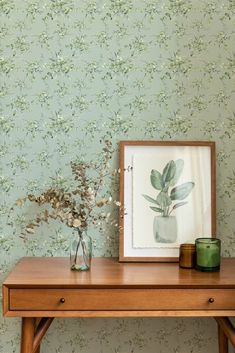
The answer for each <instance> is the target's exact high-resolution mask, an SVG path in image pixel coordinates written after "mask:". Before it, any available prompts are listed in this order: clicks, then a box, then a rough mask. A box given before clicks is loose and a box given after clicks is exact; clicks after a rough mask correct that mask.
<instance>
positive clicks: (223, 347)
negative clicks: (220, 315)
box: [218, 324, 228, 353]
mask: <svg viewBox="0 0 235 353" xmlns="http://www.w3.org/2000/svg"><path fill="white" fill-rule="evenodd" d="M218 340H219V342H218V343H219V353H228V338H227V336H226V335H225V334H224V331H223V330H222V328H221V327H220V325H219V324H218Z"/></svg>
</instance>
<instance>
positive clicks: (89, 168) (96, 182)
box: [16, 140, 120, 238]
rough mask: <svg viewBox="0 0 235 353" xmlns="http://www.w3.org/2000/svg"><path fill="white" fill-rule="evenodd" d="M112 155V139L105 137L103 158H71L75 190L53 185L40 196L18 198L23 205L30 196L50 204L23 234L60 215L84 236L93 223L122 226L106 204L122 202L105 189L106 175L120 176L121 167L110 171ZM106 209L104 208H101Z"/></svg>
mask: <svg viewBox="0 0 235 353" xmlns="http://www.w3.org/2000/svg"><path fill="white" fill-rule="evenodd" d="M111 156H112V143H111V141H109V140H105V141H104V147H103V148H102V157H101V161H97V162H96V161H95V162H94V161H91V162H85V161H78V162H71V163H70V164H71V169H72V176H73V178H74V181H75V187H74V188H73V189H72V190H69V191H68V190H64V189H63V188H59V187H51V188H49V189H48V190H46V191H45V192H43V193H42V194H41V195H39V196H35V195H28V196H27V197H24V198H20V199H18V200H17V201H16V204H17V205H20V206H22V205H23V204H24V203H25V202H26V201H27V200H29V201H31V202H34V203H36V204H37V205H38V206H42V205H49V207H47V209H44V210H43V211H42V212H41V213H40V214H37V215H36V217H35V219H34V220H33V221H31V222H30V223H28V224H27V226H26V228H25V231H24V232H23V233H22V237H24V238H25V237H26V235H27V233H28V234H33V233H35V228H36V227H39V226H40V224H41V223H43V222H47V223H48V222H49V220H50V219H57V220H59V221H61V222H63V223H64V224H66V225H67V226H68V227H72V228H76V229H77V231H78V234H79V235H80V236H81V235H82V234H83V233H84V232H86V231H87V229H88V228H89V227H90V226H94V227H100V225H101V224H103V222H106V223H109V224H113V225H114V226H115V227H118V223H117V220H116V219H115V218H114V219H113V218H112V217H111V213H110V212H104V211H103V207H104V206H107V205H111V204H114V205H116V206H118V207H120V202H119V201H118V200H115V199H113V197H112V196H111V195H110V194H107V191H105V190H104V189H105V179H106V177H107V176H111V177H115V176H118V174H119V172H120V171H119V170H114V172H113V173H112V174H110V172H109V169H110V164H109V161H110V159H111ZM101 209H102V210H101Z"/></svg>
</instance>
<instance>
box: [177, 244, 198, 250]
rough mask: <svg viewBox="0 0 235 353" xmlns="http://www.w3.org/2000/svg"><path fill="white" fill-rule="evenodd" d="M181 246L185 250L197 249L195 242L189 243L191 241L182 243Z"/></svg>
mask: <svg viewBox="0 0 235 353" xmlns="http://www.w3.org/2000/svg"><path fill="white" fill-rule="evenodd" d="M180 248H181V249H184V250H193V249H195V244H189V243H184V244H180Z"/></svg>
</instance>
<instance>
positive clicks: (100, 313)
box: [3, 257, 235, 353]
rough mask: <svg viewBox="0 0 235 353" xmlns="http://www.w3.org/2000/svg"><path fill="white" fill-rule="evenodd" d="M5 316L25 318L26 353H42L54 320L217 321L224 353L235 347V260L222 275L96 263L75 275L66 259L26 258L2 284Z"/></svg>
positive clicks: (23, 343) (166, 267)
mask: <svg viewBox="0 0 235 353" xmlns="http://www.w3.org/2000/svg"><path fill="white" fill-rule="evenodd" d="M3 313H4V315H5V316H8V317H22V335H21V353H39V351H40V342H41V339H42V337H43V336H44V334H45V333H46V331H47V329H48V328H49V326H50V324H51V322H52V321H53V318H55V317H166V316H168V317H179V316H181V317H185V316H192V317H195V316H204V317H214V318H215V319H216V321H217V323H218V338H219V353H228V340H230V341H231V343H232V344H233V346H234V347H235V329H234V327H233V326H232V324H231V322H230V321H229V319H228V316H235V258H234V259H232V258H231V259H223V261H222V266H221V271H220V272H214V273H203V272H197V271H195V270H186V269H180V268H179V267H178V264H177V263H119V262H118V261H117V260H116V259H111V258H96V259H93V260H92V268H91V270H90V271H88V272H73V271H70V269H69V260H68V259H67V258H45V257H44V258H37V257H31V258H26V257H25V258H22V259H21V260H20V261H19V262H18V264H17V265H16V266H15V268H14V269H13V271H12V272H11V273H10V275H9V276H8V277H7V279H6V280H5V282H4V283H3Z"/></svg>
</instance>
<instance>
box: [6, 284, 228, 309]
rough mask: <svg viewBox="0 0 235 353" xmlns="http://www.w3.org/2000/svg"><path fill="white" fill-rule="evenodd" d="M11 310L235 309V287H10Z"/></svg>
mask: <svg viewBox="0 0 235 353" xmlns="http://www.w3.org/2000/svg"><path fill="white" fill-rule="evenodd" d="M9 309H10V310H18V311H21V310H78V311H83V310H235V290H234V289H224V290H223V289H218V290H217V289H205V290H203V289H10V308H9Z"/></svg>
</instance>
